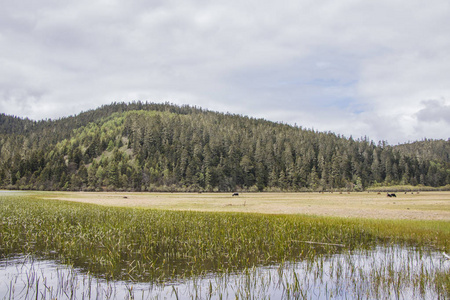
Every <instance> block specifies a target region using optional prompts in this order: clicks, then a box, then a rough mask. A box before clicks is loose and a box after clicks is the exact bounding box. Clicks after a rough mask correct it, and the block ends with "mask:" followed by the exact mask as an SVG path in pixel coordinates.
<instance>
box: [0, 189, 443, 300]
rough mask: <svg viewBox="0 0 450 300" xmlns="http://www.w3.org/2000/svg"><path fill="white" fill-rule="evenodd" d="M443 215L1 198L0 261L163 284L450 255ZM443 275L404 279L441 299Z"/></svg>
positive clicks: (314, 205) (44, 196)
mask: <svg viewBox="0 0 450 300" xmlns="http://www.w3.org/2000/svg"><path fill="white" fill-rule="evenodd" d="M62 200H68V201H62ZM449 213H450V193H446V192H430V193H420V194H410V193H409V194H397V197H396V198H388V197H386V195H385V194H380V195H379V194H376V193H352V194H339V193H334V194H319V193H315V194H312V193H310V194H308V193H305V194H276V193H273V194H272V193H267V194H266V193H255V194H241V195H240V196H238V197H232V196H231V194H170V193H168V194H139V193H61V192H54V193H49V192H12V193H0V220H1V221H0V259H8V258H9V257H14V256H17V255H21V254H26V255H33V256H36V257H43V258H48V259H55V260H58V261H60V262H62V263H65V264H70V265H73V266H76V267H77V268H79V269H80V270H83V271H84V272H88V273H89V274H94V275H95V276H98V277H101V278H105V279H108V280H126V281H131V282H149V281H150V282H164V281H167V280H177V279H184V278H192V277H196V276H202V275H205V274H210V273H223V274H229V273H233V272H239V271H242V270H248V269H251V268H253V267H254V266H264V265H267V266H269V265H274V264H278V263H285V262H299V261H310V262H315V261H320V258H324V257H329V256H331V255H335V254H345V253H348V252H349V251H353V250H364V249H367V250H370V249H374V248H376V247H379V246H393V245H400V246H405V247H413V248H415V249H419V250H420V249H422V250H423V251H428V250H430V249H431V250H433V251H439V252H447V253H448V252H450V218H449ZM422 250H421V251H422ZM386 267H387V266H386ZM377 274H378V273H377ZM377 274H374V275H373V276H374V277H377V276H378V277H379V276H380V275H377ZM448 275H449V274H448V273H446V271H443V272H442V271H441V272H436V273H430V272H428V271H427V272H426V273H424V274H423V275H422V276H423V277H424V278H422V277H421V278H420V279H417V278H416V279H414V278H412V277H411V278H404V279H402V280H406V281H408V282H410V281H411V280H425V284H427V285H429V286H434V287H436V289H437V290H438V291H439V292H438V294H439V295H444V296H445V295H450V279H449V276H448ZM395 278H397V277H395ZM395 280H398V279H395Z"/></svg>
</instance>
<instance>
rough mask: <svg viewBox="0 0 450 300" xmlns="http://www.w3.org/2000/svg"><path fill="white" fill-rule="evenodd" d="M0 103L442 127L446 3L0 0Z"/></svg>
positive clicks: (41, 113) (447, 97)
mask: <svg viewBox="0 0 450 300" xmlns="http://www.w3.org/2000/svg"><path fill="white" fill-rule="evenodd" d="M0 5H1V9H0V112H1V113H6V114H11V115H16V116H20V117H28V118H31V119H35V120H38V119H46V118H52V119H55V118H59V117H64V116H68V115H73V114H78V113H80V112H81V111H85V110H88V109H93V108H96V107H98V106H100V105H102V104H109V103H111V102H114V101H116V102H119V101H125V102H131V101H133V100H142V101H151V102H166V101H168V102H171V103H175V104H190V105H196V106H200V107H203V108H206V109H210V110H214V111H220V112H230V113H236V114H242V115H248V116H251V117H256V118H264V119H267V120H271V121H277V122H284V123H289V124H297V125H298V126H302V127H303V128H314V129H315V130H319V131H332V132H335V133H339V134H341V135H344V136H346V137H349V136H353V138H355V139H356V138H360V137H363V136H367V137H368V138H369V139H371V140H374V141H375V142H378V141H379V140H385V141H388V142H389V143H390V144H397V143H403V142H407V141H413V140H421V139H423V138H425V137H426V138H433V139H446V140H447V139H448V138H450V1H448V0H426V1H425V0H424V1H416V0H377V1H363V0H360V1H357V0H339V1H336V0H294V1H268V0H258V1H246V0H239V1H236V0H227V1H206V0H198V1H191V0H187V1H186V0H185V1H170V0H161V1H159V0H150V1H148V0H147V1H144V0H141V1H133V0H132V1H115V0H104V1H97V0H77V1H59V0H40V1H35V0H25V1H21V0H17V1H13V0H0Z"/></svg>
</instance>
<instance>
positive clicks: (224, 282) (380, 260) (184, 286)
mask: <svg viewBox="0 0 450 300" xmlns="http://www.w3.org/2000/svg"><path fill="white" fill-rule="evenodd" d="M437 273H441V274H444V275H445V274H446V275H450V260H446V259H445V258H444V257H443V255H442V254H441V253H438V252H432V251H417V250H414V249H411V248H403V247H387V248H386V247H377V248H376V249H374V250H358V251H348V252H345V253H341V254H335V255H331V256H327V257H318V258H316V259H314V260H305V261H301V262H295V263H284V264H278V265H272V266H269V267H267V266H265V267H254V268H251V269H245V270H243V271H241V272H238V273H234V274H224V273H216V274H214V273H211V274H207V275H203V276H196V277H193V278H185V279H176V280H174V279H171V278H167V279H166V281H165V282H164V283H154V282H147V283H144V282H131V281H130V282H125V281H106V280H104V279H101V278H97V277H94V276H92V275H91V274H86V273H84V272H82V271H81V270H80V269H77V268H74V267H71V266H67V265H63V264H60V263H58V262H57V261H54V260H39V259H35V258H32V257H27V256H19V257H15V258H11V259H7V260H2V261H0V295H1V296H2V299H36V298H38V299H54V298H58V299H236V298H239V299H268V298H270V299H293V298H294V299H354V298H360V299H380V298H382V299H438V298H439V297H441V298H445V297H446V295H445V294H440V292H439V291H437V290H436V288H435V284H434V282H433V280H432V278H434V275H435V274H437ZM447 296H448V295H447Z"/></svg>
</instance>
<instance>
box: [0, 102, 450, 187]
mask: <svg viewBox="0 0 450 300" xmlns="http://www.w3.org/2000/svg"><path fill="white" fill-rule="evenodd" d="M430 147H431V148H433V146H430ZM409 149H410V148H408V147H404V148H402V147H400V146H396V147H391V146H388V145H385V144H382V143H380V144H379V145H375V144H374V143H373V142H370V141H368V140H353V139H351V138H350V139H346V138H343V137H341V136H339V135H336V134H334V133H323V132H316V131H312V130H306V129H303V128H299V127H294V126H289V125H286V124H279V123H274V122H269V121H266V120H262V119H254V118H249V117H244V116H239V115H232V114H223V113H217V112H211V111H205V110H202V109H199V108H194V107H189V106H181V107H180V106H175V105H170V104H167V103H166V104H155V103H142V102H135V103H131V104H125V103H113V104H111V105H105V106H102V107H100V108H98V109H96V110H90V111H87V112H83V113H80V114H79V115H77V116H70V117H67V118H62V119H59V120H45V121H39V122H35V121H31V120H28V119H21V118H17V117H12V116H7V115H4V114H2V115H0V187H1V188H8V189H39V190H129V191H232V190H247V191H320V190H332V189H342V190H344V189H345V190H363V189H365V188H367V187H369V186H372V185H374V184H385V185H392V184H410V185H418V184H422V185H427V186H434V187H436V186H444V185H447V184H450V167H449V161H448V159H447V160H445V156H439V155H437V156H436V155H435V156H425V154H423V155H422V154H421V153H422V152H423V151H422V152H421V150H417V149H419V148H417V149H416V150H415V152H411V150H409ZM447 149H448V148H447ZM447 153H448V152H447ZM447 158H448V156H447Z"/></svg>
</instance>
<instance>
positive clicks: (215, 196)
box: [45, 192, 450, 221]
mask: <svg viewBox="0 0 450 300" xmlns="http://www.w3.org/2000/svg"><path fill="white" fill-rule="evenodd" d="M45 197H46V198H52V199H60V200H66V201H76V202H84V203H93V204H98V205H105V206H121V207H138V208H146V209H168V210H192V211H217V212H219V211H221V212H247V213H265V214H308V215H318V216H336V217H352V218H370V219H417V220H448V221H450V192H421V193H420V194H416V193H415V194H403V193H398V194H397V197H392V198H389V197H387V196H386V194H384V193H382V194H377V193H367V192H361V193H349V194H348V193H343V194H339V193H324V194H322V193H240V195H239V196H237V197H232V194H231V193H201V194H197V193H125V192H123V193H121V192H114V193H88V192H66V193H60V192H57V193H56V192H55V193H54V194H53V193H50V194H48V193H46V194H45Z"/></svg>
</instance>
